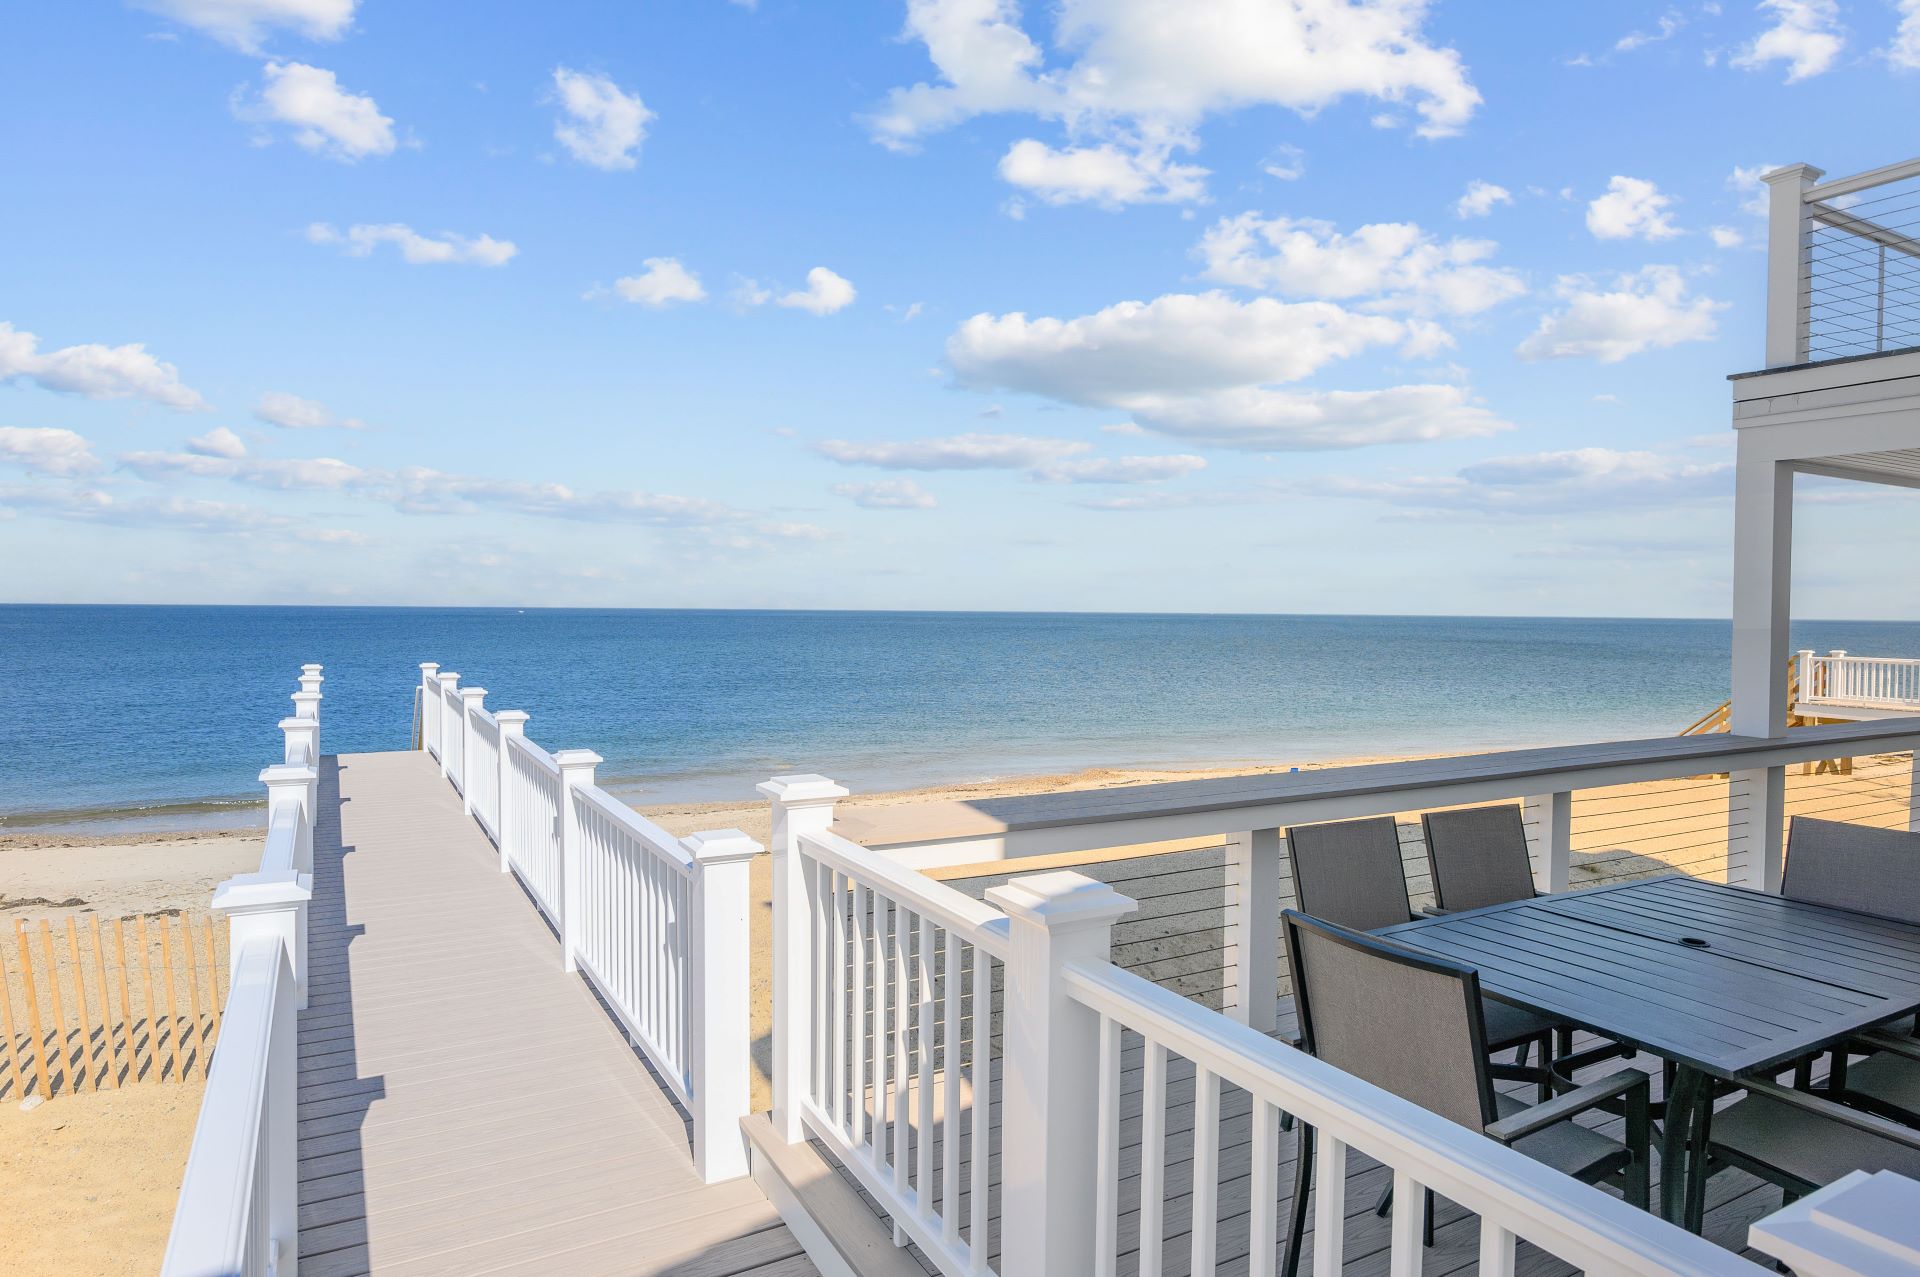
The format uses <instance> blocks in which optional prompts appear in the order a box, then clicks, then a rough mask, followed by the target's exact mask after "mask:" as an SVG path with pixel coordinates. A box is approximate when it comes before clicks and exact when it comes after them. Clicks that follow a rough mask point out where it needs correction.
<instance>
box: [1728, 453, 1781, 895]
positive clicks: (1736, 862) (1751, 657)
mask: <svg viewBox="0 0 1920 1277" xmlns="http://www.w3.org/2000/svg"><path fill="white" fill-rule="evenodd" d="M1792 581H1793V469H1792V467H1790V466H1787V465H1784V464H1781V463H1779V462H1776V461H1772V460H1770V459H1767V458H1764V457H1760V458H1750V457H1744V456H1743V457H1740V458H1739V459H1738V460H1737V461H1736V462H1735V465H1734V503H1733V708H1732V712H1731V714H1730V715H1729V718H1728V729H1729V730H1730V731H1732V732H1733V733H1734V734H1735V735H1739V736H1781V735H1784V734H1785V733H1786V730H1787V684H1786V680H1785V679H1784V678H1782V677H1781V676H1780V675H1781V671H1782V670H1783V669H1785V668H1786V663H1787V652H1788V647H1787V643H1788V634H1787V621H1788V613H1789V598H1790V595H1791V587H1792ZM1786 786H1787V776H1786V769H1785V768H1784V767H1762V768H1751V769H1748V770H1745V771H1736V772H1733V773H1732V774H1731V775H1730V776H1729V777H1728V804H1727V813H1728V814H1727V856H1728V862H1729V872H1728V881H1729V882H1734V883H1737V884H1739V885H1741V886H1747V887H1755V888H1758V889H1759V890H1762V891H1777V890H1779V887H1780V868H1781V865H1782V863H1783V858H1784V857H1783V848H1782V846H1781V829H1782V822H1783V816H1784V812H1785V810H1786ZM1742 798H1744V799H1745V800H1746V801H1745V804H1744V806H1745V809H1746V810H1745V816H1746V819H1744V820H1742V819H1741V816H1742V807H1743V804H1742V802H1741V799H1742Z"/></svg>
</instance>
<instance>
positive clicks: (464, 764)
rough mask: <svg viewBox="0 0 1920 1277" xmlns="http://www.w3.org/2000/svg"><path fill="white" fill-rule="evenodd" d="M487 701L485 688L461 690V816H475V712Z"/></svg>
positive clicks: (465, 688)
mask: <svg viewBox="0 0 1920 1277" xmlns="http://www.w3.org/2000/svg"><path fill="white" fill-rule="evenodd" d="M486 699H487V689H486V688H484V687H463V688H461V689H460V814H461V815H463V816H471V815H473V764H474V757H473V755H474V749H473V712H474V711H475V710H477V709H482V708H484V706H483V705H482V702H483V701H485V700H486Z"/></svg>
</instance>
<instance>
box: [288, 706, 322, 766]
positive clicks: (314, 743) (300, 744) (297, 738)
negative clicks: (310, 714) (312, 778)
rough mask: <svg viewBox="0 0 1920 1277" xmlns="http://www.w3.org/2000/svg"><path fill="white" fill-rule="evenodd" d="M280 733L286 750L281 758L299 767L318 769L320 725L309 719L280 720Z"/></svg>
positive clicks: (295, 717)
mask: <svg viewBox="0 0 1920 1277" xmlns="http://www.w3.org/2000/svg"><path fill="white" fill-rule="evenodd" d="M280 733H281V735H282V736H283V737H285V738H286V749H285V751H284V752H283V753H282V755H281V757H282V758H283V759H285V760H286V761H287V762H289V763H292V764H294V765H295V766H299V767H318V766H319V765H320V724H319V723H316V722H315V721H314V720H312V719H311V718H301V717H299V716H298V715H295V716H294V717H292V718H283V719H281V720H280Z"/></svg>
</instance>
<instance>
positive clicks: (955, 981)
mask: <svg viewBox="0 0 1920 1277" xmlns="http://www.w3.org/2000/svg"><path fill="white" fill-rule="evenodd" d="M946 934H947V955H946V971H945V974H946V1000H947V1007H946V1014H945V1016H944V1019H943V1022H942V1026H941V1034H940V1045H941V1053H940V1065H941V1068H942V1069H944V1070H945V1073H944V1080H945V1083H946V1104H945V1111H944V1113H943V1114H942V1115H941V1119H940V1138H941V1144H940V1183H941V1187H942V1189H943V1190H944V1192H943V1194H942V1197H941V1201H940V1219H941V1230H940V1236H941V1238H942V1240H944V1241H945V1242H946V1243H947V1244H948V1245H949V1246H952V1245H953V1244H954V1243H956V1242H958V1241H959V1240H960V1138H961V1130H960V1047H961V1023H960V1005H961V1003H960V998H961V972H960V964H961V950H960V934H959V933H958V932H957V931H955V930H954V929H953V928H952V927H948V928H947V929H946ZM836 965H837V964H836ZM834 987H835V988H838V987H839V986H838V984H836V985H835V986H834Z"/></svg>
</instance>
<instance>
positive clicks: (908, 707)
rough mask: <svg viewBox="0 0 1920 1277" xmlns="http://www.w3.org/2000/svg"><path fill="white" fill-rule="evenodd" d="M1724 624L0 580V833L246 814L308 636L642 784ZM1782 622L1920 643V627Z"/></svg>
mask: <svg viewBox="0 0 1920 1277" xmlns="http://www.w3.org/2000/svg"><path fill="white" fill-rule="evenodd" d="M1730 637H1731V628H1730V626H1729V625H1728V623H1727V622H1725V621H1687V620H1603V619H1594V620H1581V619H1535V618H1519V617H1412V616H1192V615H1179V616H1165V615H1086V614H1035V613H928V612H736V611H724V612H723V611H648V610H620V611H591V610H574V609H565V610H562V609H551V610H549V609H533V608H529V609H526V610H524V611H521V610H517V609H512V608H475V609H462V608H351V607H326V608H294V607H69V606H7V607H0V743H3V744H4V762H0V830H20V829H24V828H46V827H49V826H60V827H71V828H75V829H91V830H95V831H100V832H115V831H118V830H120V829H132V828H142V827H169V826H193V825H199V824H207V825H227V824H246V823H253V822H255V821H257V819H258V808H257V804H258V802H259V799H260V795H261V788H260V786H259V784H258V780H257V777H258V774H259V771H260V769H261V767H263V766H265V765H267V764H268V763H271V762H274V761H276V760H277V759H278V757H279V754H280V748H281V737H280V733H279V731H278V729H277V727H276V726H275V725H276V723H277V722H278V720H279V719H280V718H281V717H283V716H284V715H286V714H288V713H290V712H291V709H292V702H291V701H289V700H288V699H287V698H288V696H289V695H291V693H293V692H294V691H295V690H297V687H296V684H295V679H296V677H297V676H298V674H299V667H300V665H301V664H302V663H303V662H307V661H318V662H321V663H323V664H324V665H325V666H326V685H325V687H324V689H323V691H324V694H325V698H326V699H325V701H324V703H323V705H322V710H321V721H322V726H321V738H322V747H323V749H325V750H326V751H327V752H329V753H336V752H339V753H345V752H352V751H360V750H383V749H404V748H407V746H408V744H409V736H410V724H411V716H412V712H413V711H412V701H413V693H414V688H415V686H416V685H417V683H418V681H419V662H421V661H423V660H432V661H438V662H440V665H441V668H442V669H445V670H455V671H458V672H459V673H460V675H461V682H462V684H463V685H464V686H478V687H485V688H486V689H488V696H487V705H488V706H489V707H490V708H493V709H524V710H526V711H528V712H529V713H530V714H531V716H532V717H531V720H530V721H529V723H528V725H527V731H528V735H529V736H531V737H532V738H533V739H534V740H535V741H537V742H539V743H540V744H541V745H543V746H545V747H547V748H548V749H565V748H576V747H583V748H590V749H593V750H595V751H597V752H598V753H600V754H601V755H602V756H603V757H604V758H605V759H606V762H605V764H603V765H602V767H601V769H600V777H601V779H602V781H603V783H606V784H608V786H609V788H611V789H613V790H614V791H615V792H617V793H619V794H620V795H621V796H622V797H624V798H626V799H628V800H629V801H632V802H635V803H642V804H644V803H648V802H675V801H690V800H722V799H740V798H751V797H752V796H753V787H754V785H755V784H756V783H758V782H759V781H761V780H764V779H765V778H766V777H768V776H772V775H777V774H780V773H784V772H794V771H810V772H821V773H824V774H826V775H829V776H832V777H833V778H834V779H836V780H839V781H841V782H842V783H844V784H847V785H849V786H851V787H853V788H854V789H855V790H856V791H862V790H876V789H897V788H903V787H907V786H913V785H921V784H930V783H936V782H952V781H966V780H979V779H985V778H991V777H1000V776H1008V775H1014V774H1021V773H1026V774H1032V773H1047V772H1057V771H1069V770H1074V769H1077V768H1081V767H1088V766H1103V765H1111V766H1129V765H1182V764H1191V765H1196V766H1197V765H1207V764H1225V763H1239V762H1253V761H1258V762H1277V763H1296V762H1298V763H1304V762H1313V761H1324V760H1327V759H1333V758H1347V757H1355V756H1361V755H1381V754H1408V753H1419V752H1427V751H1432V752H1438V751H1445V750H1467V749H1498V748H1508V747H1519V746H1527V745H1540V744H1553V743H1567V742H1574V741H1582V740H1607V739H1620V738H1631V737H1642V736H1655V735H1663V734H1666V733H1671V732H1677V731H1679V730H1680V729H1681V728H1683V727H1685V726H1686V725H1687V724H1688V723H1690V722H1692V721H1693V720H1694V719H1696V718H1698V717H1699V716H1700V715H1702V714H1704V713H1706V712H1707V710H1709V709H1711V708H1712V707H1713V706H1714V705H1716V704H1718V703H1719V702H1720V701H1721V700H1723V699H1725V697H1726V695H1727V685H1728V674H1727V662H1728V647H1729V642H1730ZM1794 640H1795V646H1796V647H1808V648H1813V649H1815V650H1818V651H1825V650H1827V649H1829V648H1844V649H1847V650H1849V651H1854V652H1859V653H1862V654H1867V655H1875V656H1920V624H1907V623H1887V622H1842V621H1807V622H1802V623H1798V624H1796V625H1795V627H1794Z"/></svg>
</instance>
